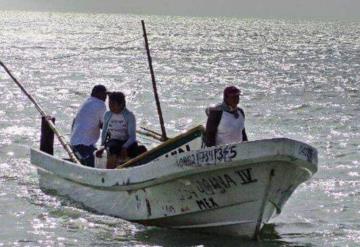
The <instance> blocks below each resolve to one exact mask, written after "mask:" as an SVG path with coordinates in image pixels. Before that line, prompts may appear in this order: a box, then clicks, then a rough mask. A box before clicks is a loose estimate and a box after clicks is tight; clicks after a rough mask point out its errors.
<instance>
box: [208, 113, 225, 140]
mask: <svg viewBox="0 0 360 247" xmlns="http://www.w3.org/2000/svg"><path fill="white" fill-rule="evenodd" d="M221 115H222V111H221V110H219V109H217V108H210V109H209V111H208V119H207V122H206V129H205V144H206V146H207V147H212V146H215V145H216V133H217V128H218V126H219V123H220V120H221Z"/></svg>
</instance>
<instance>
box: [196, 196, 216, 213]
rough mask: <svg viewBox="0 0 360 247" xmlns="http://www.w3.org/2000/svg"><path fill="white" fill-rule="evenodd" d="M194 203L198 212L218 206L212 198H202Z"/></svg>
mask: <svg viewBox="0 0 360 247" xmlns="http://www.w3.org/2000/svg"><path fill="white" fill-rule="evenodd" d="M196 203H197V205H198V207H199V209H200V210H205V209H212V208H218V207H219V205H218V204H217V203H216V202H215V200H214V198H212V197H209V198H203V199H201V200H196Z"/></svg>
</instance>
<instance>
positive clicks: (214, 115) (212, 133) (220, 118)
mask: <svg viewBox="0 0 360 247" xmlns="http://www.w3.org/2000/svg"><path fill="white" fill-rule="evenodd" d="M240 93H241V91H240V89H238V88H237V87H235V86H229V87H226V88H225V90H224V98H223V102H222V103H221V104H219V105H217V106H215V107H209V108H207V109H206V114H207V115H208V119H207V123H206V130H205V143H206V146H208V147H211V146H217V145H222V144H229V143H238V142H243V141H247V140H248V138H247V135H246V131H245V113H244V111H243V110H242V109H241V108H239V107H238V104H239V99H240Z"/></svg>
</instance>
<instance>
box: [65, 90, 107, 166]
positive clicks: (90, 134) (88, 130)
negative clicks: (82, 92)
mask: <svg viewBox="0 0 360 247" xmlns="http://www.w3.org/2000/svg"><path fill="white" fill-rule="evenodd" d="M105 100H106V87H105V86H103V85H96V86H94V87H93V89H92V91H91V96H90V97H89V98H88V99H87V100H86V101H85V102H84V103H83V104H82V105H81V107H80V109H79V111H78V113H77V114H76V117H75V119H74V121H73V124H72V127H71V139H70V145H71V146H72V148H73V151H74V153H75V154H76V156H77V157H78V159H79V160H80V162H81V163H82V164H83V165H86V166H90V167H94V154H93V153H94V151H95V150H96V146H95V144H96V142H97V141H98V140H99V137H100V129H101V127H102V122H103V116H104V113H105V112H106V105H105Z"/></svg>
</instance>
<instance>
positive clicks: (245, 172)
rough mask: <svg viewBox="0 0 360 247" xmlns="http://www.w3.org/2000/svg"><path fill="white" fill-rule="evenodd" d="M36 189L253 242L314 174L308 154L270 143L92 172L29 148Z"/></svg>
mask: <svg viewBox="0 0 360 247" xmlns="http://www.w3.org/2000/svg"><path fill="white" fill-rule="evenodd" d="M31 160H32V163H33V164H34V165H36V166H37V167H38V173H39V182H40V187H41V188H42V189H44V190H51V191H56V193H58V194H60V195H65V196H68V197H69V198H71V199H72V200H74V201H77V202H80V203H82V204H83V205H84V206H85V207H87V208H90V209H92V210H95V211H96V212H99V213H102V214H107V215H112V216H116V217H120V218H123V219H126V220H129V221H133V222H138V223H141V224H144V225H155V226H161V227H169V228H178V229H192V230H193V229H196V230H197V231H204V232H210V233H216V234H227V235H237V236H245V237H250V238H253V237H255V236H257V235H258V234H259V232H260V230H261V228H262V226H263V224H264V223H266V222H268V220H269V219H270V218H271V217H272V216H274V215H276V214H278V213H280V212H281V209H282V207H283V205H284V204H285V202H286V201H287V200H288V198H289V197H290V195H291V194H292V192H293V191H294V190H295V189H296V187H297V186H298V185H300V184H301V183H302V182H304V181H306V180H308V179H309V178H310V177H311V176H312V175H313V174H314V173H315V172H316V170H317V152H316V150H315V149H314V148H312V147H310V146H308V145H306V144H304V143H300V142H296V141H293V140H289V139H271V140H262V141H254V142H247V143H242V144H233V145H225V146H221V147H213V148H207V149H200V150H195V151H190V152H185V153H181V154H179V155H177V156H173V157H169V158H163V159H159V160H156V161H154V162H150V163H148V164H146V165H141V166H137V167H130V168H126V169H117V170H104V169H94V168H88V167H84V166H78V165H76V164H73V163H70V162H67V161H63V160H59V159H57V158H55V157H53V156H50V155H47V154H44V153H42V152H39V151H36V150H32V151H31Z"/></svg>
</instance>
